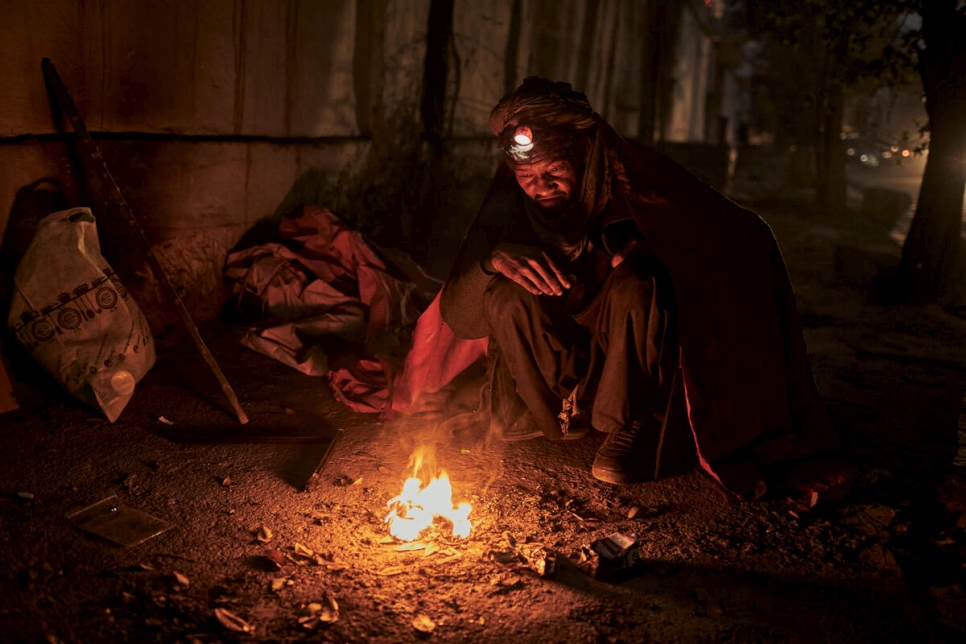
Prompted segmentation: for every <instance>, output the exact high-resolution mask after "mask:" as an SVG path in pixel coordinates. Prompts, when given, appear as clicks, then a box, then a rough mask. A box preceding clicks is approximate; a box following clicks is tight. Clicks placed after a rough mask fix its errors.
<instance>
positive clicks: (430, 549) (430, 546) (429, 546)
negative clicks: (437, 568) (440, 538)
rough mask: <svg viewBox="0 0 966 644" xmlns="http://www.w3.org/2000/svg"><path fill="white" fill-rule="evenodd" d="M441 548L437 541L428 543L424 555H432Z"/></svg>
mask: <svg viewBox="0 0 966 644" xmlns="http://www.w3.org/2000/svg"><path fill="white" fill-rule="evenodd" d="M439 549H440V548H439V544H436V543H428V544H426V549H425V550H423V556H424V557H428V556H430V555H432V554H435V553H437V552H439Z"/></svg>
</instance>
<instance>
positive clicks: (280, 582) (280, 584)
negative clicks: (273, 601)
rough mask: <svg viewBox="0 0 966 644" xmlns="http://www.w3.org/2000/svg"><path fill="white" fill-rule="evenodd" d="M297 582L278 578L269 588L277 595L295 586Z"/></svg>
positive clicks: (287, 578) (286, 578) (288, 578)
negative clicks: (284, 589)
mask: <svg viewBox="0 0 966 644" xmlns="http://www.w3.org/2000/svg"><path fill="white" fill-rule="evenodd" d="M294 585H295V581H294V580H293V579H292V578H291V577H276V578H275V579H273V580H272V583H271V584H270V586H269V588H271V589H272V592H273V593H277V592H279V591H280V590H282V589H283V588H285V587H286V586H294Z"/></svg>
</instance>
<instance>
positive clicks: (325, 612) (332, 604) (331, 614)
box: [318, 595, 339, 624]
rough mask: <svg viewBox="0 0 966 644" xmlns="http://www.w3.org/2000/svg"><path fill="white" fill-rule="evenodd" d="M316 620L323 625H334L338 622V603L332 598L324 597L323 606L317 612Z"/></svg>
mask: <svg viewBox="0 0 966 644" xmlns="http://www.w3.org/2000/svg"><path fill="white" fill-rule="evenodd" d="M318 618H319V621H320V622H322V623H323V624H334V623H336V622H337V621H339V603H338V602H337V601H335V598H334V597H331V596H329V595H326V596H325V605H324V606H322V610H320V611H319V615H318Z"/></svg>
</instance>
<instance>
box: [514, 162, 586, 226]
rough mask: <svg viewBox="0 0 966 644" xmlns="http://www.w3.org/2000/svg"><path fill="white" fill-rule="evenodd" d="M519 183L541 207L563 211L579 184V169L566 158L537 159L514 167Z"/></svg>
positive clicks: (547, 209)
mask: <svg viewBox="0 0 966 644" xmlns="http://www.w3.org/2000/svg"><path fill="white" fill-rule="evenodd" d="M513 172H514V174H516V177H517V183H518V184H520V187H521V188H523V191H524V192H525V193H527V196H528V197H530V199H532V200H533V202H534V203H536V204H537V206H539V207H540V208H541V209H543V210H545V211H547V212H551V213H554V212H562V211H564V210H566V209H567V208H568V207H569V206H570V200H571V199H572V198H573V196H574V192H575V190H576V186H577V170H576V169H575V168H574V166H573V164H572V163H571V162H570V161H568V160H566V159H556V160H551V161H535V162H533V163H527V164H521V165H518V166H516V167H515V168H514V170H513Z"/></svg>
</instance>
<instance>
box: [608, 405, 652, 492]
mask: <svg viewBox="0 0 966 644" xmlns="http://www.w3.org/2000/svg"><path fill="white" fill-rule="evenodd" d="M659 433H660V424H657V426H656V427H655V426H654V424H653V423H652V424H650V425H649V424H648V423H646V421H640V420H631V421H628V422H627V423H626V424H625V425H624V426H623V427H621V428H620V429H617V430H614V431H612V432H611V433H610V434H608V435H607V438H605V439H604V442H603V444H601V446H600V448H599V449H598V450H597V456H596V458H594V465H593V467H592V468H591V472H592V473H593V475H594V478H596V479H598V480H601V481H605V482H607V483H614V484H616V485H623V484H625V483H639V482H641V481H647V480H651V479H653V478H654V455H655V451H656V450H657V442H658V438H659V436H658V435H659Z"/></svg>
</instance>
